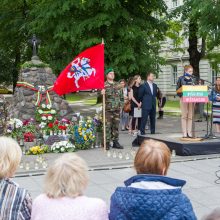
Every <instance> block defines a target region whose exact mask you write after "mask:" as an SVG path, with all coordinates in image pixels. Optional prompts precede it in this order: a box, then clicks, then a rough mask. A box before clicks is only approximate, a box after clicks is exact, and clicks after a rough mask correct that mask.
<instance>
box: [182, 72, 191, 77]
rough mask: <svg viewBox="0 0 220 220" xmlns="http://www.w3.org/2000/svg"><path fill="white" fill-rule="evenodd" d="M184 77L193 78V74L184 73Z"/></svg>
mask: <svg viewBox="0 0 220 220" xmlns="http://www.w3.org/2000/svg"><path fill="white" fill-rule="evenodd" d="M183 76H187V77H191V74H189V73H184V75H183Z"/></svg>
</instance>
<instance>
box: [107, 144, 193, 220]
mask: <svg viewBox="0 0 220 220" xmlns="http://www.w3.org/2000/svg"><path fill="white" fill-rule="evenodd" d="M169 165H170V150H169V148H168V147H167V146H166V144H164V143H162V142H158V141H154V140H147V141H144V142H143V143H142V145H141V147H140V148H139V150H138V152H137V154H136V156H135V160H134V167H135V170H136V172H137V175H136V176H133V177H131V178H130V179H128V180H126V181H125V187H118V188H117V189H116V190H115V192H114V193H113V195H112V197H111V206H110V214H109V219H110V220H119V219H120V220H159V219H160V220H182V219H184V220H195V219H196V216H195V214H194V212H193V208H192V205H191V203H190V201H189V199H188V198H187V197H186V195H184V194H183V193H182V187H183V186H184V185H185V183H186V182H185V181H184V180H179V179H173V178H170V177H166V176H165V175H166V174H167V171H168V168H169Z"/></svg>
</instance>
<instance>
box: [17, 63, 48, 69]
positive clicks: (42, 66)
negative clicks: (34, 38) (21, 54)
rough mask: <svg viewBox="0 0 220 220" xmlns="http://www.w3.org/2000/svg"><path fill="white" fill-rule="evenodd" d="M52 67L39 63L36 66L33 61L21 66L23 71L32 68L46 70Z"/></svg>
mask: <svg viewBox="0 0 220 220" xmlns="http://www.w3.org/2000/svg"><path fill="white" fill-rule="evenodd" d="M49 66H50V65H49V64H47V63H39V64H34V63H32V62H31V61H27V62H25V63H23V64H22V65H21V68H22V69H26V68H31V67H37V68H45V67H49Z"/></svg>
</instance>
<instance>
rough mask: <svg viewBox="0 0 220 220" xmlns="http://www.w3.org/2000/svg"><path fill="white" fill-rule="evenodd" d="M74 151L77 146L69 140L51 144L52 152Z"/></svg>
mask: <svg viewBox="0 0 220 220" xmlns="http://www.w3.org/2000/svg"><path fill="white" fill-rule="evenodd" d="M74 151H76V147H75V145H73V144H72V143H71V142H69V141H60V142H55V143H54V144H53V145H52V146H51V152H53V153H64V152H74Z"/></svg>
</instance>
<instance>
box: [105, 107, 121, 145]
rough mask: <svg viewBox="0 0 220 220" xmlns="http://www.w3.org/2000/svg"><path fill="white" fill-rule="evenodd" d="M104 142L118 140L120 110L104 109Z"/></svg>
mask: <svg viewBox="0 0 220 220" xmlns="http://www.w3.org/2000/svg"><path fill="white" fill-rule="evenodd" d="M105 117H106V143H110V141H114V140H118V136H119V124H120V110H115V111H106V112H105Z"/></svg>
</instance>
